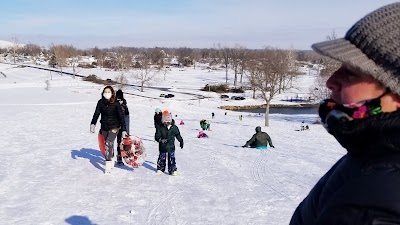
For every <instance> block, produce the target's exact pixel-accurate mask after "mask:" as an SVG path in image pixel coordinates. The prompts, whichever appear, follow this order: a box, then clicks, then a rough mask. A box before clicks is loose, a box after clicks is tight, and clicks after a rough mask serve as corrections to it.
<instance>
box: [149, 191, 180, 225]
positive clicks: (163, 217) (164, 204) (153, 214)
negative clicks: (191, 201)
mask: <svg viewBox="0 0 400 225" xmlns="http://www.w3.org/2000/svg"><path fill="white" fill-rule="evenodd" d="M166 192H167V191H164V192H163V193H162V195H163V194H164V193H166ZM177 197H179V194H178V190H175V191H173V192H172V193H170V194H168V195H167V196H166V197H165V198H164V199H163V200H161V201H160V202H159V203H157V204H156V205H155V206H153V209H152V210H151V211H150V213H149V214H148V216H147V220H146V224H148V225H157V224H171V223H170V222H169V223H168V222H167V220H168V219H170V218H171V219H172V220H173V221H174V223H173V224H177V220H176V214H175V209H172V211H169V210H168V205H169V201H170V200H171V199H176V198H177ZM160 212H161V213H160ZM162 212H164V214H163V213H162Z"/></svg>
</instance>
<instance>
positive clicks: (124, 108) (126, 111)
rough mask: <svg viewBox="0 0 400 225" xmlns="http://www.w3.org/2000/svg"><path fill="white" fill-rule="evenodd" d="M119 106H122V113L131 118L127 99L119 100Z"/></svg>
mask: <svg viewBox="0 0 400 225" xmlns="http://www.w3.org/2000/svg"><path fill="white" fill-rule="evenodd" d="M118 102H119V104H120V105H121V108H122V112H123V114H124V115H125V116H129V109H128V104H127V102H126V100H125V99H118Z"/></svg>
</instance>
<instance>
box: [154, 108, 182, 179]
mask: <svg viewBox="0 0 400 225" xmlns="http://www.w3.org/2000/svg"><path fill="white" fill-rule="evenodd" d="M162 122H163V125H162V126H161V127H160V128H158V129H157V131H156V134H155V140H156V141H157V142H159V143H160V144H159V153H160V154H159V156H158V160H157V173H163V172H164V171H165V166H166V165H165V160H166V158H167V155H168V173H169V174H170V175H176V170H177V168H176V160H175V138H176V139H177V140H178V141H179V142H180V145H179V146H180V148H183V139H182V136H181V134H180V132H179V128H178V127H177V126H176V125H175V121H174V120H173V119H172V115H171V113H169V112H166V111H164V113H163V115H162Z"/></svg>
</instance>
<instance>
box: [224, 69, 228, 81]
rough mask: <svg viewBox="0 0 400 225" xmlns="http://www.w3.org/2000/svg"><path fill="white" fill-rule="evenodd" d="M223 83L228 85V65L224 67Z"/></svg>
mask: <svg viewBox="0 0 400 225" xmlns="http://www.w3.org/2000/svg"><path fill="white" fill-rule="evenodd" d="M225 83H228V65H225Z"/></svg>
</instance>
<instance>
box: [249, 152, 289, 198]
mask: <svg viewBox="0 0 400 225" xmlns="http://www.w3.org/2000/svg"><path fill="white" fill-rule="evenodd" d="M268 168H270V167H269V166H268V156H267V151H260V156H259V157H257V158H256V160H255V161H254V163H253V165H252V177H253V179H254V180H255V181H257V182H259V183H261V184H262V185H265V186H268V187H269V188H270V189H271V190H272V191H274V192H275V193H277V194H278V195H280V196H281V197H283V198H285V199H288V200H290V201H292V199H291V198H289V197H288V195H287V194H286V193H284V192H282V191H278V190H277V189H276V188H275V186H276V185H273V184H271V183H273V182H271V181H272V179H271V180H268V181H264V178H263V177H264V176H263V175H264V174H272V176H273V179H274V180H276V181H277V182H279V183H280V184H282V185H284V184H283V183H282V182H281V181H279V180H278V179H277V178H276V176H275V174H274V172H273V171H272V170H268Z"/></svg>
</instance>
